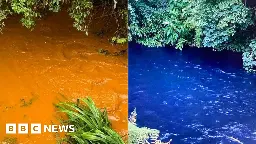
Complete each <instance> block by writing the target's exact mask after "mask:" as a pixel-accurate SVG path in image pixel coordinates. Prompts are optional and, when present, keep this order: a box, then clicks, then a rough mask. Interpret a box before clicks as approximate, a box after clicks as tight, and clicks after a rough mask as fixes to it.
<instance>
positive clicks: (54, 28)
mask: <svg viewBox="0 0 256 144" xmlns="http://www.w3.org/2000/svg"><path fill="white" fill-rule="evenodd" d="M104 27H105V22H104V19H102V18H101V19H97V20H95V21H93V22H92V24H91V26H90V31H89V36H86V35H85V34H84V33H82V32H78V31H76V30H75V29H74V28H73V26H72V20H71V19H70V18H69V17H68V14H67V13H65V12H60V13H56V14H52V15H48V16H46V17H44V18H42V19H41V20H38V21H37V25H36V27H35V28H34V30H33V31H30V30H28V29H26V28H24V27H22V26H21V23H20V22H19V19H18V18H17V17H11V18H10V19H8V20H7V21H6V26H5V27H4V30H3V34H2V35H0V143H1V141H2V140H3V139H6V138H8V137H12V138H17V142H18V143H22V144H32V143H36V144H46V143H47V144H55V143H56V137H55V136H56V134H52V133H42V134H41V135H6V134H5V124H6V123H41V124H52V123H58V121H57V120H56V116H57V113H56V109H55V108H54V106H53V103H57V102H58V101H59V100H63V99H62V96H60V94H63V95H65V97H66V98H67V99H68V100H71V101H76V99H77V98H82V97H86V96H90V97H92V99H93V100H94V101H95V103H96V105H97V106H98V107H100V108H104V107H106V108H107V110H108V113H109V118H110V120H111V122H112V124H113V128H114V129H115V130H117V131H118V132H119V133H120V134H125V133H127V111H128V110H127V103H128V98H127V93H128V88H127V87H128V86H127V85H128V81H127V69H128V68H127V55H126V54H125V55H123V56H110V55H109V56H105V55H102V54H100V53H98V50H99V49H107V50H109V51H110V52H117V51H120V50H122V49H126V48H127V46H126V45H123V46H121V45H112V44H111V43H110V42H109V41H108V38H110V37H111V36H113V35H111V34H112V33H107V34H106V35H103V37H102V36H101V37H100V36H98V35H97V34H96V33H97V32H98V31H99V30H100V28H104ZM105 28H106V27H105Z"/></svg>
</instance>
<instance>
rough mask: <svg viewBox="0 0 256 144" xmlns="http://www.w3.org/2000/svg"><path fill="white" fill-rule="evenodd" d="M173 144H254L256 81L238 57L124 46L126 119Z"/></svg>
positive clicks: (193, 50)
mask: <svg viewBox="0 0 256 144" xmlns="http://www.w3.org/2000/svg"><path fill="white" fill-rule="evenodd" d="M134 108H136V110H137V114H138V116H137V123H138V126H146V127H149V128H154V129H159V130H160V131H161V139H162V140H163V141H168V140H169V139H173V143H172V144H242V143H243V144H255V143H256V111H255V109H256V75H254V74H249V73H246V72H245V71H244V69H243V68H242V58H241V54H239V53H232V52H213V51H212V50H211V49H197V48H185V49H184V50H183V51H179V50H175V49H174V48H146V47H143V46H140V45H137V44H133V43H131V44H130V45H129V113H130V112H131V111H133V109H134Z"/></svg>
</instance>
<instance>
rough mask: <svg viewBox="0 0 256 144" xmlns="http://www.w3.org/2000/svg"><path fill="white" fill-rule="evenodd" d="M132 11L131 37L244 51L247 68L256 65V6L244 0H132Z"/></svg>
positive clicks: (146, 42) (143, 41) (152, 42)
mask: <svg viewBox="0 0 256 144" xmlns="http://www.w3.org/2000/svg"><path fill="white" fill-rule="evenodd" d="M129 14H130V17H129V40H135V41H137V42H138V43H140V44H143V45H146V46H150V47H160V46H166V45H171V46H175V47H176V48H178V49H182V48H183V46H185V45H189V46H197V47H211V48H213V49H215V50H218V51H221V50H232V51H236V52H242V53H243V61H244V67H245V69H246V70H248V71H253V67H255V66H256V55H255V44H256V43H255V35H254V29H255V16H254V9H252V8H247V7H246V6H245V5H244V4H243V3H242V1H240V0H193V1H192V0H165V1H162V0H158V2H155V1H151V0H147V1H145V0H130V2H129Z"/></svg>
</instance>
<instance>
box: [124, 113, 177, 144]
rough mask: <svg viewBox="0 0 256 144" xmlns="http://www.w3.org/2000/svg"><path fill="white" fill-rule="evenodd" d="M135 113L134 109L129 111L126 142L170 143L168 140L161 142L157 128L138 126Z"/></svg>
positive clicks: (141, 143) (137, 143) (131, 143)
mask: <svg viewBox="0 0 256 144" xmlns="http://www.w3.org/2000/svg"><path fill="white" fill-rule="evenodd" d="M136 121H137V113H136V109H135V110H134V111H133V112H132V113H131V115H130V117H129V122H128V129H129V138H128V144H151V143H152V144H171V141H172V140H170V141H169V142H162V141H161V140H159V134H160V131H159V130H157V129H150V128H147V127H138V126H137V124H136Z"/></svg>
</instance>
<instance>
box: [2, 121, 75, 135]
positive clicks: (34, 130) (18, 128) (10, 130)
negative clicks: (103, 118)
mask: <svg viewBox="0 0 256 144" xmlns="http://www.w3.org/2000/svg"><path fill="white" fill-rule="evenodd" d="M47 132H51V133H57V132H75V126H74V125H42V124H40V123H31V124H28V123H19V124H16V123H7V124H6V134H17V133H18V134H28V133H31V134H41V133H47Z"/></svg>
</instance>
